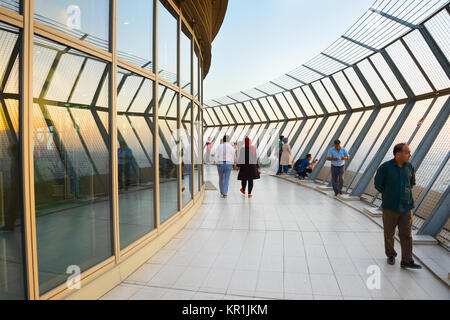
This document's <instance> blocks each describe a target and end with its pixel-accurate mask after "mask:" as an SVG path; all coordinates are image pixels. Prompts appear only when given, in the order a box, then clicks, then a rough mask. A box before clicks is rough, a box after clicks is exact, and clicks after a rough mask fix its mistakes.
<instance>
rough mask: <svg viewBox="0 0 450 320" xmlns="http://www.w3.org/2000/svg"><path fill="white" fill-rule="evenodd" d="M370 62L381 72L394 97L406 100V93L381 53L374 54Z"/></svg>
mask: <svg viewBox="0 0 450 320" xmlns="http://www.w3.org/2000/svg"><path fill="white" fill-rule="evenodd" d="M370 60H372V62H373V64H374V65H375V67H376V68H377V70H378V72H380V74H381V76H382V77H383V79H384V81H386V83H387V85H388V86H389V89H391V91H392V93H393V94H394V96H395V97H396V98H397V99H404V98H406V93H405V91H403V88H402V86H401V85H400V83H399V82H398V80H397V78H396V77H395V75H394V73H393V72H392V70H391V68H389V66H388V64H387V62H386V60H385V59H384V58H383V56H382V55H381V53H377V54H374V55H373V56H371V57H370Z"/></svg>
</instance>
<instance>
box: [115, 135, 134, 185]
mask: <svg viewBox="0 0 450 320" xmlns="http://www.w3.org/2000/svg"><path fill="white" fill-rule="evenodd" d="M119 145H120V147H119V149H118V150H117V153H118V160H119V161H118V164H119V190H121V189H123V188H125V191H127V190H128V186H129V184H130V166H131V160H132V158H133V152H132V151H131V149H130V148H129V147H128V146H127V144H126V143H125V142H124V141H120V142H119Z"/></svg>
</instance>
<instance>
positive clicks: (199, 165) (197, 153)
mask: <svg viewBox="0 0 450 320" xmlns="http://www.w3.org/2000/svg"><path fill="white" fill-rule="evenodd" d="M202 129H203V126H202V122H201V110H200V107H199V106H198V105H197V104H196V105H195V109H194V137H193V138H194V139H193V144H194V164H195V168H194V170H195V171H194V174H195V180H194V181H195V182H194V187H195V194H197V193H199V192H200V189H201V179H200V177H201V175H202V174H201V172H202V170H203V156H202V154H203V152H202V150H203V143H202Z"/></svg>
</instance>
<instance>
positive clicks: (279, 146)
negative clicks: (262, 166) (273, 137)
mask: <svg viewBox="0 0 450 320" xmlns="http://www.w3.org/2000/svg"><path fill="white" fill-rule="evenodd" d="M283 139H284V136H280V140H278V171H277V176H278V175H280V174H281V173H282V170H283V167H282V166H281V155H282V154H283Z"/></svg>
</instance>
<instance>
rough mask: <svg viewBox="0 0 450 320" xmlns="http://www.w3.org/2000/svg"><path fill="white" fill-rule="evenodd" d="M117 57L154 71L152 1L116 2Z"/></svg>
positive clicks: (124, 0)
mask: <svg viewBox="0 0 450 320" xmlns="http://www.w3.org/2000/svg"><path fill="white" fill-rule="evenodd" d="M44 1H45V0H44ZM92 2H94V1H92ZM137 39H139V40H137ZM117 55H118V56H119V58H122V59H125V60H128V61H129V62H131V63H134V64H135V65H138V66H140V67H142V68H144V69H147V70H149V71H154V70H153V1H151V0H150V1H149V0H134V1H129V0H118V1H117Z"/></svg>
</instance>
